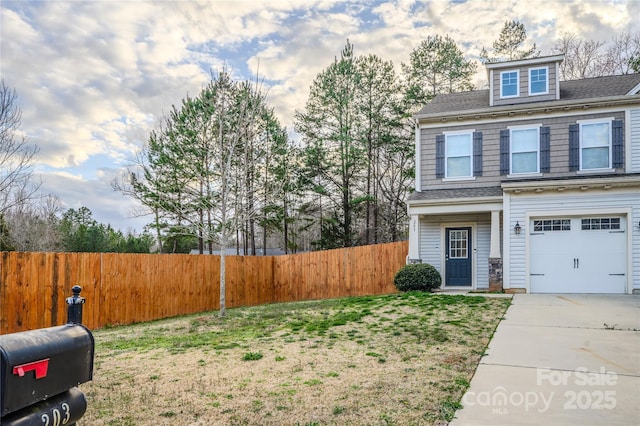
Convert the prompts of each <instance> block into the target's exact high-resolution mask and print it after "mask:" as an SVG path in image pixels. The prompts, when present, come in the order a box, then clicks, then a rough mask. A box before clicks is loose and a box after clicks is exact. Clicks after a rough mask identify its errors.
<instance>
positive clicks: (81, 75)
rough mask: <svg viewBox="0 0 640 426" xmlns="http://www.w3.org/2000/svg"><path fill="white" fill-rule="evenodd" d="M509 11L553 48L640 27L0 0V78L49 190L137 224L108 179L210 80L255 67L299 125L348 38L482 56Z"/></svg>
mask: <svg viewBox="0 0 640 426" xmlns="http://www.w3.org/2000/svg"><path fill="white" fill-rule="evenodd" d="M512 19H513V20H517V21H520V22H522V23H524V24H525V27H526V28H527V34H528V36H529V38H530V40H531V41H535V43H536V44H537V46H538V48H539V49H540V50H542V53H543V54H545V53H547V54H551V53H552V52H551V49H552V48H553V46H554V44H555V42H556V40H557V39H559V38H560V37H561V36H562V34H563V33H564V32H572V33H575V34H576V35H578V36H579V37H583V38H586V39H593V40H602V41H605V42H606V41H610V40H611V37H612V36H613V35H614V34H617V33H620V32H624V31H626V32H636V31H639V30H640V0H626V1H621V0H615V1H601V0H587V1H584V0H583V1H580V0H577V1H572V0H560V1H554V0H523V1H520V0H510V1H503V0H483V1H480V0H450V1H412V0H398V1H385V0H370V1H364V0H363V1H353V0H352V1H338V0H266V1H259V0H236V1H221V0H208V1H204V0H203V1H195V0H194V1H191V0H184V1H159V0H155V1H146V0H128V1H117V0H85V1H82V0H73V1H63V0H60V1H58V0H52V1H23V0H20V1H14V0H0V76H1V78H2V79H3V80H4V83H5V84H6V85H7V86H8V87H9V88H12V89H15V91H16V93H17V96H18V103H19V107H20V108H21V109H22V122H21V127H20V129H21V132H22V134H23V135H24V137H25V138H26V141H27V143H30V144H35V145H37V146H38V148H39V153H38V157H37V164H36V167H35V169H34V173H35V175H36V176H37V177H38V178H41V179H42V182H43V183H42V188H41V189H42V191H43V193H46V194H49V193H50V194H53V195H56V196H57V197H58V198H59V199H60V200H61V202H62V203H63V208H64V209H65V210H66V209H68V208H74V209H78V208H80V207H82V206H85V207H88V208H89V209H90V210H91V211H92V212H93V216H94V219H96V220H97V221H98V222H100V223H105V224H107V223H109V224H111V225H112V226H113V227H114V228H116V229H120V230H122V231H123V232H127V231H130V230H134V231H141V230H142V228H143V226H144V225H145V224H147V223H149V222H151V217H149V216H147V217H140V216H139V212H140V207H139V206H138V205H137V204H136V203H135V201H133V200H132V199H131V198H127V197H125V196H124V195H122V194H121V193H119V192H116V191H114V190H113V189H112V182H113V181H114V179H116V178H117V177H118V176H119V175H120V174H121V173H122V172H123V171H124V170H126V169H127V167H128V166H130V165H131V162H132V160H133V159H134V158H135V156H136V153H137V152H138V151H139V150H140V148H141V147H142V146H143V144H144V143H145V142H146V140H147V138H148V135H149V132H150V131H151V130H153V129H154V128H156V127H157V126H158V124H159V122H160V121H161V119H162V117H163V114H165V113H166V112H168V111H169V110H170V109H171V106H172V105H179V104H180V102H181V100H182V99H183V98H184V97H185V96H186V95H187V94H190V95H195V94H197V93H199V92H200V90H201V89H202V88H203V87H204V86H205V85H206V84H207V83H208V82H209V81H210V79H211V76H212V74H216V73H217V72H219V71H221V70H223V69H224V70H226V71H228V72H231V74H232V75H233V76H234V78H236V79H238V80H245V79H255V78H256V75H258V76H259V78H260V79H261V80H263V81H264V83H263V87H264V88H265V89H266V90H267V91H268V102H269V104H270V105H271V106H272V107H273V108H274V109H275V112H276V114H277V116H278V118H279V119H280V122H281V124H282V125H284V126H286V127H287V128H288V129H289V131H290V132H293V125H294V123H293V116H294V113H295V111H296V110H302V109H303V108H304V105H305V102H306V100H307V97H308V93H309V87H310V85H311V83H312V82H313V79H314V78H315V76H316V75H317V74H318V73H319V72H321V71H322V70H323V69H325V68H326V67H327V66H329V64H330V63H331V62H332V61H333V60H334V58H335V57H336V56H339V55H340V51H341V50H342V48H343V47H344V45H345V43H346V41H347V39H348V40H349V41H350V42H351V43H352V44H353V45H354V52H355V54H356V55H368V54H376V55H378V56H379V57H381V58H382V59H384V60H390V61H392V62H393V63H394V65H395V66H396V67H397V68H398V71H399V70H400V64H401V63H403V62H404V63H407V62H408V61H409V55H410V53H411V51H412V50H413V49H415V48H416V47H417V46H418V45H419V43H420V42H421V41H422V40H424V39H425V38H426V37H428V36H430V35H441V36H444V35H449V36H450V37H451V38H453V39H454V40H455V41H456V42H457V43H458V44H459V46H460V47H461V49H462V50H463V52H464V53H465V55H467V57H468V58H470V59H477V58H478V55H479V53H480V51H481V50H482V48H483V47H487V48H490V47H491V44H492V43H493V41H494V40H495V39H496V38H497V37H498V35H499V33H500V30H501V29H502V26H503V25H504V22H505V21H506V20H512ZM483 72H484V69H483V68H482V67H479V74H478V76H477V78H476V82H475V83H476V84H477V85H481V84H482V83H483V78H486V77H483ZM292 136H293V137H295V134H293V133H292Z"/></svg>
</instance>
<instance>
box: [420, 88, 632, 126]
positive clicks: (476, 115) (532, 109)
mask: <svg viewBox="0 0 640 426" xmlns="http://www.w3.org/2000/svg"><path fill="white" fill-rule="evenodd" d="M638 103H640V95H633V96H624V97H621V96H607V97H600V98H588V99H580V100H566V101H562V100H560V101H556V100H554V101H546V102H539V103H523V104H511V105H503V106H497V107H491V108H482V109H472V110H466V111H459V112H446V113H435V114H422V115H421V114H415V115H414V116H413V117H414V118H415V119H416V120H417V121H418V123H419V124H424V123H429V122H447V121H449V120H456V121H460V120H465V119H472V118H473V119H476V120H479V119H481V118H491V119H495V118H496V117H497V116H498V115H503V116H507V117H511V116H514V115H516V114H521V115H525V114H526V115H531V114H549V113H552V112H567V111H570V110H585V111H586V110H589V109H600V108H606V107H613V106H621V105H629V104H630V105H638Z"/></svg>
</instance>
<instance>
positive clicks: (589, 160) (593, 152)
mask: <svg viewBox="0 0 640 426" xmlns="http://www.w3.org/2000/svg"><path fill="white" fill-rule="evenodd" d="M609 168H611V122H610V121H606V122H599V123H598V122H589V123H580V169H582V170H589V169H609Z"/></svg>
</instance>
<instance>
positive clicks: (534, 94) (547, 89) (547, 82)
mask: <svg viewBox="0 0 640 426" xmlns="http://www.w3.org/2000/svg"><path fill="white" fill-rule="evenodd" d="M536 70H546V71H547V73H546V74H547V78H546V79H545V80H546V81H545V88H544V92H538V93H532V92H531V72H532V71H536ZM548 94H549V67H536V68H529V95H531V96H539V95H548Z"/></svg>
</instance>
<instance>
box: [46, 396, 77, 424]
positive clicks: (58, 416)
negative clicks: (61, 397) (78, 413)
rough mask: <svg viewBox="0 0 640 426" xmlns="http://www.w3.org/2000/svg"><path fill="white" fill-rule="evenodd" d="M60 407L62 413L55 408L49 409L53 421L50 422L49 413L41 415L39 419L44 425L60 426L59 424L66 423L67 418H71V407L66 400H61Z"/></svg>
mask: <svg viewBox="0 0 640 426" xmlns="http://www.w3.org/2000/svg"><path fill="white" fill-rule="evenodd" d="M60 407H61V408H62V413H61V412H60V410H58V409H57V408H54V409H53V410H51V415H52V417H53V423H51V418H50V417H49V414H43V415H42V417H41V419H42V424H43V425H44V426H61V425H66V424H67V423H68V422H69V419H71V408H70V407H69V404H67V403H66V402H63V403H62V404H61V405H60ZM63 413H64V419H63V418H62V414H63Z"/></svg>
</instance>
